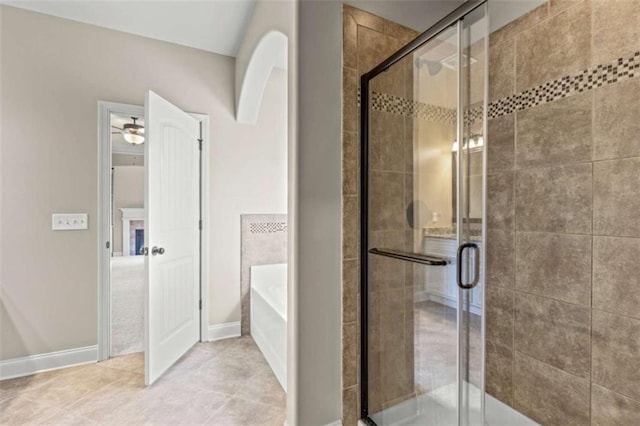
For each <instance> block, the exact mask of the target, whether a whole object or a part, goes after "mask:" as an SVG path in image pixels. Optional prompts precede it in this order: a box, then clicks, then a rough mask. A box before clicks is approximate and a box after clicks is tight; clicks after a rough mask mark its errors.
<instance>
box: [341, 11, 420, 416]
mask: <svg viewBox="0 0 640 426" xmlns="http://www.w3.org/2000/svg"><path fill="white" fill-rule="evenodd" d="M343 24H344V26H343V30H344V34H343V88H344V95H343V117H344V122H343V163H342V164H343V169H342V170H343V197H342V206H343V249H342V251H343V303H342V304H343V313H342V322H343V351H342V352H343V362H342V365H343V367H342V368H343V374H342V377H343V416H342V417H343V424H344V425H345V426H354V425H356V423H357V419H358V417H359V413H360V410H359V383H358V382H359V355H358V354H359V283H360V279H359V238H360V236H359V229H360V216H359V203H360V198H359V187H360V178H359V173H360V171H359V155H360V153H359V145H360V139H359V132H358V129H359V111H358V87H359V78H360V75H362V74H363V73H365V72H367V71H369V70H370V69H372V68H373V67H374V66H375V65H377V64H378V63H380V62H381V61H382V60H384V59H385V58H386V57H388V56H390V55H391V54H392V53H393V52H395V51H396V50H398V49H399V48H400V47H402V46H403V45H405V44H406V43H407V42H409V41H410V40H411V39H412V38H414V37H415V36H416V35H417V33H416V32H414V31H412V30H409V29H407V28H405V27H402V26H400V25H398V24H395V23H393V22H390V21H388V20H385V19H382V18H380V17H378V16H375V15H372V14H369V13H366V12H364V11H361V10H359V9H355V8H353V7H350V6H346V5H345V7H344V21H343ZM410 72H411V67H408V66H403V67H398V68H397V69H394V70H392V72H391V73H390V75H389V76H387V77H385V78H383V79H380V80H378V81H376V82H375V83H374V84H375V85H376V86H374V88H373V89H374V90H377V91H379V92H381V93H385V94H387V95H390V96H401V97H407V95H410V96H408V97H409V99H411V97H412V88H411V86H410V84H411V83H412V75H411V74H410ZM406 73H409V74H406ZM372 125H377V126H381V128H388V129H394V133H393V134H391V133H389V132H390V131H391V130H389V132H377V134H379V135H380V136H381V137H380V139H377V140H372V165H373V168H374V169H375V170H376V171H375V172H373V174H372V181H374V184H373V186H374V187H376V188H378V189H379V190H380V191H382V192H384V193H385V194H389V195H390V196H394V197H400V198H399V200H397V201H398V202H397V203H385V206H386V205H388V206H395V207H396V210H397V211H395V210H394V211H390V210H388V209H385V208H382V207H383V206H379V207H380V208H379V209H375V210H376V211H378V212H380V214H377V215H375V217H372V218H371V220H372V226H373V228H372V229H375V231H376V232H375V236H373V235H372V238H378V239H379V240H380V242H381V243H384V244H392V245H403V244H404V241H405V238H406V236H407V233H406V232H405V228H404V226H405V225H404V223H405V222H406V221H404V213H405V212H404V206H405V203H404V199H403V197H405V195H404V188H405V185H409V187H411V185H412V183H411V181H410V180H411V174H410V173H406V170H405V169H406V167H407V166H406V165H407V164H412V158H406V157H407V156H410V155H412V152H413V150H412V149H404V148H406V144H407V143H411V140H412V139H411V137H410V136H409V137H408V138H404V137H403V138H396V137H395V135H397V134H403V135H404V134H407V135H410V133H409V130H407V129H412V123H411V119H410V118H408V117H402V116H397V115H393V114H390V113H388V112H382V111H375V112H374V116H373V117H372ZM385 134H386V135H387V136H389V137H386V136H385ZM391 136H393V138H391ZM407 140H408V141H409V142H407ZM375 182H377V183H378V184H376V183H375ZM379 195H381V196H382V198H384V195H383V194H379ZM382 198H381V197H380V196H374V197H373V202H374V203H375V202H376V201H375V200H376V199H377V200H382ZM372 210H373V209H372ZM397 264H398V262H394V263H393V264H392V265H382V264H380V265H372V267H373V268H377V270H379V271H380V272H381V273H380V274H379V275H378V276H379V277H380V280H379V282H372V283H371V284H372V286H376V285H377V286H378V287H379V289H380V291H379V292H375V295H376V296H374V297H373V298H374V299H375V302H372V303H373V304H374V305H375V306H376V307H378V309H379V310H378V311H377V313H376V314H374V315H373V317H376V318H383V317H384V318H385V320H384V321H382V320H381V321H379V323H378V324H379V326H378V327H377V328H375V331H374V332H373V333H372V339H374V340H376V339H377V341H378V342H379V344H378V345H377V346H378V347H379V348H381V350H380V351H378V352H377V353H375V354H372V362H373V365H372V367H371V371H372V372H373V373H372V375H370V380H371V379H373V382H374V383H373V384H372V386H371V387H370V388H371V389H372V392H371V399H370V401H371V404H372V409H374V410H375V409H376V406H378V407H379V406H383V405H385V404H388V403H390V402H391V401H393V400H398V399H402V398H403V397H405V396H406V395H407V394H408V393H412V392H413V358H412V357H413V343H412V339H413V329H411V331H409V330H405V329H406V328H407V327H408V324H411V326H412V324H413V321H412V320H411V321H405V317H404V314H405V312H408V313H412V312H413V303H411V308H410V309H409V308H407V309H406V310H405V306H404V305H405V294H409V290H411V287H407V286H405V285H404V284H405V282H404V274H403V272H402V271H400V272H399V271H396V270H395V269H397ZM386 266H388V267H386ZM400 266H401V267H403V266H402V265H400ZM383 271H385V272H384V273H382V272H383ZM407 284H408V285H410V283H407ZM383 288H384V290H383ZM405 289H408V290H407V291H405ZM378 296H382V297H378ZM385 315H386V317H385ZM387 320H388V321H387ZM403 323H404V324H405V325H406V327H403ZM389 327H395V328H389ZM398 327H399V328H400V329H401V330H404V331H403V332H402V333H397V329H398ZM386 328H389V329H388V330H387V329H386ZM381 336H388V337H393V338H392V339H390V340H385V341H384V342H383V341H382V340H381V339H380V337H381ZM394 339H395V340H394ZM405 355H406V356H405ZM376 362H378V364H377V365H378V366H377V367H376V364H375V363H376ZM380 363H382V364H384V365H385V366H391V365H397V366H398V369H399V370H397V369H393V371H391V369H385V368H380ZM409 368H410V374H409ZM385 370H388V371H389V373H387V375H385V376H382V375H381V374H380V373H382V372H384V371H385Z"/></svg>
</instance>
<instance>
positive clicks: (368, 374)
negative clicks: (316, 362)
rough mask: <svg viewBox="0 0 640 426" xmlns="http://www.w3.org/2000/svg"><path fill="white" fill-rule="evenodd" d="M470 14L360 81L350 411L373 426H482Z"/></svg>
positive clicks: (476, 102) (476, 39) (475, 14)
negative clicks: (355, 356) (353, 404)
mask: <svg viewBox="0 0 640 426" xmlns="http://www.w3.org/2000/svg"><path fill="white" fill-rule="evenodd" d="M475 6H476V7H475V8H474V7H471V6H469V5H467V6H466V8H467V9H468V10H467V12H466V13H464V14H463V15H461V16H460V18H463V19H456V20H453V21H452V23H450V24H448V25H443V26H442V28H440V29H439V30H438V31H436V32H434V33H433V34H432V35H431V36H430V37H428V38H427V39H425V41H424V42H423V43H416V44H415V45H414V46H409V47H408V48H405V50H406V52H399V53H402V55H399V56H397V58H396V59H395V60H392V61H391V63H390V64H389V65H388V66H385V67H383V69H379V70H376V69H374V70H373V71H372V72H371V73H370V75H366V74H365V76H363V79H362V84H361V90H362V93H363V97H362V108H363V109H362V130H361V131H362V133H363V152H362V164H363V169H362V173H363V174H362V178H363V187H362V197H363V204H362V217H363V228H362V242H361V243H362V246H361V260H362V268H363V270H362V280H363V287H362V289H363V291H362V305H361V306H362V323H363V328H362V330H361V331H362V343H363V345H362V358H361V361H362V362H361V369H362V399H361V404H362V414H363V417H365V418H368V419H369V420H370V421H373V422H374V423H375V424H377V425H379V426H382V425H401V424H404V425H447V426H449V425H454V424H460V425H482V424H483V422H482V418H483V413H482V406H483V400H484V398H483V394H484V392H483V391H482V389H483V379H482V376H483V327H482V323H483V319H482V316H483V300H482V287H483V285H482V283H483V278H482V272H483V267H482V264H483V238H482V236H483V218H484V199H485V196H484V186H485V183H484V170H485V167H484V165H485V154H484V134H485V125H484V123H485V122H486V120H485V101H484V100H485V80H486V78H485V77H486V73H485V67H486V58H485V56H486V37H485V34H486V26H485V21H484V20H485V12H486V11H485V6H484V5H479V3H478V2H476V3H475ZM392 58H393V57H392Z"/></svg>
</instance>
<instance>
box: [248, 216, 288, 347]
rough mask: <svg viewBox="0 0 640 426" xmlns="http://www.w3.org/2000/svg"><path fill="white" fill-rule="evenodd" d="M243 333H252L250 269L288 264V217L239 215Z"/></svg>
mask: <svg viewBox="0 0 640 426" xmlns="http://www.w3.org/2000/svg"><path fill="white" fill-rule="evenodd" d="M240 246H241V247H240V252H241V254H240V268H241V271H240V295H241V304H240V313H241V322H240V325H241V333H242V335H247V334H249V333H250V330H251V324H250V321H251V317H250V311H251V267H252V266H254V265H267V264H273V263H286V262H287V215H286V214H243V215H241V216H240Z"/></svg>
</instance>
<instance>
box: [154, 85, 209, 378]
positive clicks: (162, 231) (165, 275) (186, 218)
mask: <svg viewBox="0 0 640 426" xmlns="http://www.w3.org/2000/svg"><path fill="white" fill-rule="evenodd" d="M145 119H146V121H145V123H146V129H145V132H146V138H147V139H146V140H145V163H146V182H145V207H146V235H145V240H146V241H145V243H146V244H145V245H146V247H147V248H148V255H147V256H146V257H145V265H146V300H145V383H146V384H147V385H150V384H151V383H153V382H154V381H155V380H156V379H157V378H158V377H160V376H161V375H162V373H164V371H166V370H167V369H168V368H169V367H171V365H172V364H173V363H174V362H175V361H177V360H178V358H180V356H182V355H183V354H184V353H185V352H186V351H187V350H188V349H189V348H191V346H193V344H194V343H195V342H197V341H198V338H199V335H200V319H199V315H200V308H199V303H200V231H199V220H200V215H199V210H200V150H199V142H198V139H199V137H200V124H199V122H198V121H197V120H196V119H194V118H193V117H191V116H190V115H189V114H187V113H185V112H184V111H182V110H180V109H179V108H177V107H175V106H174V105H172V104H170V103H169V102H167V101H166V100H164V99H162V98H161V97H160V96H158V95H156V94H155V93H153V92H151V91H149V92H147V96H146V102H145Z"/></svg>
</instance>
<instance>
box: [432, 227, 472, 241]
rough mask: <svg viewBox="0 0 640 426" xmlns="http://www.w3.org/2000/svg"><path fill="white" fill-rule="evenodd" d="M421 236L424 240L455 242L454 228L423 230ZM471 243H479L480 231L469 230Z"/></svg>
mask: <svg viewBox="0 0 640 426" xmlns="http://www.w3.org/2000/svg"><path fill="white" fill-rule="evenodd" d="M423 236H424V237H425V238H438V239H442V240H456V239H457V233H456V230H455V228H424V229H423ZM471 239H472V241H480V240H481V239H482V230H481V229H472V230H471Z"/></svg>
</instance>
